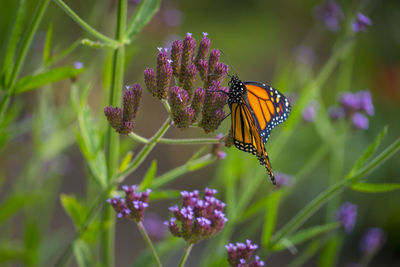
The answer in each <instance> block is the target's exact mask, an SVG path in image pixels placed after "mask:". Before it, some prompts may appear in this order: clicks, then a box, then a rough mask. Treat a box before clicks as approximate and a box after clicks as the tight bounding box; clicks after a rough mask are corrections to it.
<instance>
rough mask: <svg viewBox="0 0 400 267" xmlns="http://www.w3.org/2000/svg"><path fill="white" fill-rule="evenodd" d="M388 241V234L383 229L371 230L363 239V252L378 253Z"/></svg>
mask: <svg viewBox="0 0 400 267" xmlns="http://www.w3.org/2000/svg"><path fill="white" fill-rule="evenodd" d="M385 241H386V233H385V232H384V231H383V230H382V229H381V228H376V227H374V228H370V229H368V231H367V232H366V233H365V235H364V236H363V237H362V238H361V241H360V249H361V251H362V252H365V253H368V254H372V253H375V252H377V251H378V250H379V249H380V248H381V247H382V246H383V244H384V243H385Z"/></svg>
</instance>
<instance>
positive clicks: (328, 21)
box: [315, 0, 344, 32]
mask: <svg viewBox="0 0 400 267" xmlns="http://www.w3.org/2000/svg"><path fill="white" fill-rule="evenodd" d="M315 14H316V16H317V18H318V19H320V20H321V21H323V22H324V24H325V27H326V28H327V29H328V30H329V31H333V32H336V31H338V30H339V29H340V25H339V23H340V21H341V20H343V18H344V15H343V11H342V9H341V7H340V6H339V4H338V3H337V2H336V1H334V0H328V1H325V2H324V3H322V4H321V5H319V6H317V7H316V9H315Z"/></svg>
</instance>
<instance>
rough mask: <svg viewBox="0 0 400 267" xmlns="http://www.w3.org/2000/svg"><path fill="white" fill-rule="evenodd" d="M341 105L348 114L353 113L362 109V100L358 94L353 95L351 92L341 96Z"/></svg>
mask: <svg viewBox="0 0 400 267" xmlns="http://www.w3.org/2000/svg"><path fill="white" fill-rule="evenodd" d="M339 103H340V104H341V105H342V107H343V108H344V109H345V110H346V112H347V113H351V112H354V111H356V110H359V109H360V98H359V97H358V96H357V94H353V93H351V92H348V93H343V94H341V95H340V99H339Z"/></svg>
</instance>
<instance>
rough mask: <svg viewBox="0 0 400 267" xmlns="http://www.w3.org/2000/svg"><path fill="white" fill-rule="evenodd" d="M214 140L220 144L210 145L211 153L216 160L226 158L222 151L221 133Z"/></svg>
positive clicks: (222, 138) (222, 136)
mask: <svg viewBox="0 0 400 267" xmlns="http://www.w3.org/2000/svg"><path fill="white" fill-rule="evenodd" d="M215 138H216V139H218V140H219V141H220V142H219V143H218V144H213V145H212V153H213V155H214V156H216V157H217V158H218V159H224V158H225V157H226V153H225V152H224V151H222V142H223V140H224V135H223V134H222V133H219V134H218V135H217V136H216V137H215Z"/></svg>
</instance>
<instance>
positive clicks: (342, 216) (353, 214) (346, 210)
mask: <svg viewBox="0 0 400 267" xmlns="http://www.w3.org/2000/svg"><path fill="white" fill-rule="evenodd" d="M336 218H337V219H338V220H339V221H340V223H341V224H342V225H343V228H344V230H345V232H346V233H350V232H351V231H352V230H353V228H354V225H355V223H356V218H357V205H355V204H353V203H350V202H345V203H344V204H343V205H342V206H341V207H340V209H339V210H338V211H337V213H336Z"/></svg>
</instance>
